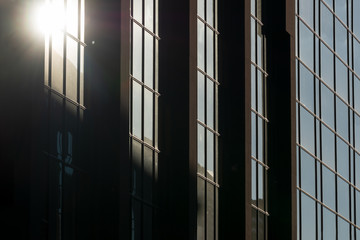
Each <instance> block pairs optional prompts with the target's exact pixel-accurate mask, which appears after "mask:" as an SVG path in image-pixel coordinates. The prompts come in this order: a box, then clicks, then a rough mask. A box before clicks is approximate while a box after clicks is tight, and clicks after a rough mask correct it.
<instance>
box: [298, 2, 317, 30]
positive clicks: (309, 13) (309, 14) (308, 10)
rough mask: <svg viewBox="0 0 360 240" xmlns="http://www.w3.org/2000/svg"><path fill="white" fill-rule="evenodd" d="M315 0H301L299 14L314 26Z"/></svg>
mask: <svg viewBox="0 0 360 240" xmlns="http://www.w3.org/2000/svg"><path fill="white" fill-rule="evenodd" d="M313 9H314V0H299V15H300V16H301V18H303V19H304V20H305V22H306V23H307V24H308V25H310V26H313V22H314V20H313V19H314V18H313V12H314V10H313Z"/></svg>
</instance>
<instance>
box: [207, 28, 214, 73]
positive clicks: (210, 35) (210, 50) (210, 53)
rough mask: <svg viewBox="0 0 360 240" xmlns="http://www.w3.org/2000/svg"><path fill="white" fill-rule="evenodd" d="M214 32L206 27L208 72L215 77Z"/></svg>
mask: <svg viewBox="0 0 360 240" xmlns="http://www.w3.org/2000/svg"><path fill="white" fill-rule="evenodd" d="M214 57H215V56H214V32H213V31H212V30H211V29H210V28H208V27H207V28H206V73H207V74H208V75H209V76H210V77H212V78H214Z"/></svg>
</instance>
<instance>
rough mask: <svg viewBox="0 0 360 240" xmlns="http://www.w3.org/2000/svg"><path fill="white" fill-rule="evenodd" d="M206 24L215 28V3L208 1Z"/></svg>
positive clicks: (211, 0)
mask: <svg viewBox="0 0 360 240" xmlns="http://www.w3.org/2000/svg"><path fill="white" fill-rule="evenodd" d="M206 22H207V23H209V24H210V26H214V1H213V0H206Z"/></svg>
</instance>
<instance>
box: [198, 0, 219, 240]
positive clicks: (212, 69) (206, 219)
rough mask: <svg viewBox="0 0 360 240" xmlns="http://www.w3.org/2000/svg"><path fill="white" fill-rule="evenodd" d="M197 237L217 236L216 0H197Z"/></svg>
mask: <svg viewBox="0 0 360 240" xmlns="http://www.w3.org/2000/svg"><path fill="white" fill-rule="evenodd" d="M197 8H198V11H197V70H198V77H197V131H198V139H197V145H198V146H197V152H198V154H197V162H198V170H197V175H198V180H197V193H198V213H197V214H198V218H197V239H198V240H201V239H204V240H205V239H208V240H209V239H217V219H218V218H217V211H218V208H217V206H218V188H219V185H218V171H217V165H218V164H217V162H218V157H217V155H218V154H217V144H218V136H219V133H218V132H217V129H218V123H217V96H218V94H217V89H218V85H219V82H218V80H217V38H218V34H219V33H218V31H217V1H216V0H197Z"/></svg>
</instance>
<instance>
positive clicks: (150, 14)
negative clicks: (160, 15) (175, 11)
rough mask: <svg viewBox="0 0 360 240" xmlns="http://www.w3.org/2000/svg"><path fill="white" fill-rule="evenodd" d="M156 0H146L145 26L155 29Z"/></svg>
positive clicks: (151, 29)
mask: <svg viewBox="0 0 360 240" xmlns="http://www.w3.org/2000/svg"><path fill="white" fill-rule="evenodd" d="M153 26H154V0H145V27H147V28H148V29H149V30H150V31H154V30H153V29H154V28H153Z"/></svg>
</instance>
